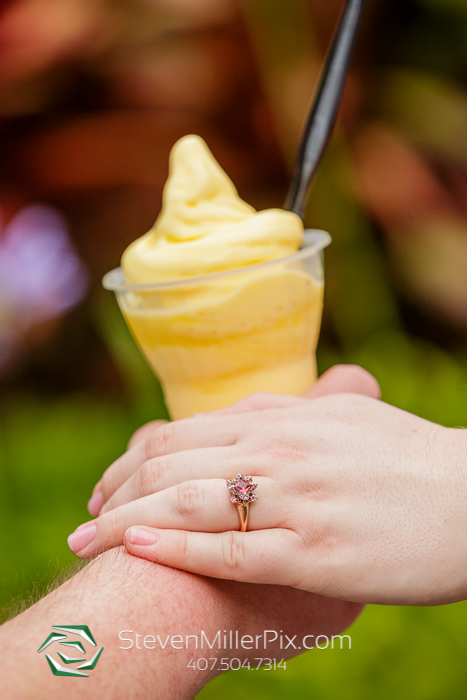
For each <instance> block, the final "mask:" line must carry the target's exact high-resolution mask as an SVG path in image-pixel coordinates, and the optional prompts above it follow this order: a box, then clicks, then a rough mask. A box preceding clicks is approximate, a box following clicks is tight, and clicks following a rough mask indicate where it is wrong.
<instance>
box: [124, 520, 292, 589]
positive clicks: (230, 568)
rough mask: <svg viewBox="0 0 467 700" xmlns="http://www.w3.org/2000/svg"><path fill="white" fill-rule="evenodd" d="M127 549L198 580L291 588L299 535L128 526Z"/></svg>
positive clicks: (287, 531) (290, 533) (278, 530)
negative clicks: (227, 580)
mask: <svg viewBox="0 0 467 700" xmlns="http://www.w3.org/2000/svg"><path fill="white" fill-rule="evenodd" d="M124 544H125V547H126V549H127V551H128V552H129V553H130V554H133V555H135V556H137V557H140V558H142V559H147V560H149V561H152V562H154V563H157V564H164V565H165V566H171V567H173V568H175V569H182V570H183V571H191V572H193V573H195V574H200V575H202V576H211V577H213V578H223V579H232V580H234V581H245V582H249V583H273V584H279V585H282V586H294V585H297V584H298V582H299V581H300V579H301V564H300V556H297V554H298V552H297V549H298V548H299V536H298V535H297V534H296V533H295V532H293V531H292V530H283V529H274V530H258V531H256V532H238V531H234V530H231V531H229V532H222V533H216V534H213V533H206V532H190V531H183V530H158V529H154V528H149V527H146V528H141V527H139V526H138V527H131V528H130V529H129V530H127V531H126V532H125V538H124Z"/></svg>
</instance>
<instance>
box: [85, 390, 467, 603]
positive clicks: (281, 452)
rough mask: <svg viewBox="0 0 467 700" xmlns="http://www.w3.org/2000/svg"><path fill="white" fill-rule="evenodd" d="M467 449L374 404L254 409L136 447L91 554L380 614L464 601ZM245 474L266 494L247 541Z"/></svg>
mask: <svg viewBox="0 0 467 700" xmlns="http://www.w3.org/2000/svg"><path fill="white" fill-rule="evenodd" d="M465 439H466V438H465V431H464V430H454V429H448V428H443V427H441V426H439V425H435V424H433V423H430V422H429V421H425V420H423V419H421V418H418V417H416V416H413V415H411V414H409V413H406V412H405V411H401V410H399V409H396V408H394V407H392V406H389V405H387V404H385V403H383V402H380V401H377V400H375V399H374V398H369V397H367V396H362V395H356V394H337V395H329V396H322V397H320V398H316V399H314V400H312V401H310V400H307V399H304V398H296V397H284V396H273V395H260V396H253V397H250V398H249V399H247V400H246V401H244V402H240V403H239V404H237V405H235V406H233V407H231V408H230V409H226V410H224V411H218V412H217V413H212V414H205V415H200V416H197V417H193V418H190V419H187V420H185V421H179V422H178V423H172V424H170V425H167V426H163V427H161V428H158V429H156V430H153V431H152V433H151V434H150V435H149V437H146V438H144V439H143V440H141V441H140V442H139V443H137V444H136V445H135V446H134V447H132V449H131V450H130V451H129V452H128V453H127V454H126V455H125V456H124V457H123V458H121V459H120V460H119V461H118V462H117V463H115V464H114V465H113V466H112V467H111V469H110V470H109V472H108V473H107V474H106V475H105V476H104V479H103V480H102V483H101V490H102V491H103V494H104V499H105V504H104V506H103V508H102V514H101V515H100V516H99V518H98V519H97V521H96V522H95V524H94V528H95V535H94V538H93V540H92V541H91V542H89V543H88V544H87V546H86V547H83V549H82V550H81V551H79V555H80V556H90V555H92V553H93V551H95V549H96V548H99V547H109V546H110V547H111V546H113V545H114V544H118V543H120V541H121V540H122V539H123V540H124V542H125V546H126V548H127V550H128V551H129V552H131V553H132V554H136V555H137V556H140V557H144V558H147V559H149V560H151V561H157V562H160V563H164V564H167V565H170V566H175V567H177V568H181V569H187V570H189V571H196V572H198V573H203V574H205V575H209V576H216V577H219V578H225V579H234V580H243V581H250V582H254V583H276V584H281V585H288V586H293V587H296V588H299V589H304V590H307V591H311V592H315V593H319V594H320V595H328V596H332V597H336V598H341V599H346V600H353V601H360V602H363V601H365V602H372V603H380V604H404V605H434V604H444V603H450V602H455V601H458V600H463V599H465V598H466V597H467V581H466V574H465V566H464V561H465V559H466V557H467V543H466V540H465V538H464V537H463V532H464V529H465V527H466V526H467V508H466V501H467V485H466V472H465V468H464V454H465V447H466V445H465ZM238 472H241V473H243V474H245V475H248V474H250V473H252V474H253V475H254V479H255V481H256V482H257V483H258V484H259V486H258V490H257V494H258V496H259V500H258V501H257V502H255V503H254V504H252V506H251V514H250V525H249V531H248V532H247V533H240V532H238V520H237V513H236V510H235V508H234V507H232V506H231V505H230V504H229V500H228V498H229V494H228V492H227V491H226V490H224V489H225V483H224V480H225V479H226V478H229V477H230V478H232V477H233V476H234V475H235V474H236V473H238ZM200 473H202V474H203V477H205V478H203V479H198V478H197V477H198V476H199V474H200Z"/></svg>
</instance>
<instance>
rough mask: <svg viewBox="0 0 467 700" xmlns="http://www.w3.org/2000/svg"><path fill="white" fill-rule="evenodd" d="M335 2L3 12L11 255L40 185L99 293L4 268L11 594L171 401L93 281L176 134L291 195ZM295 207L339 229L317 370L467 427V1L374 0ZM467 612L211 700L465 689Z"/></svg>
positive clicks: (0, 89)
mask: <svg viewBox="0 0 467 700" xmlns="http://www.w3.org/2000/svg"><path fill="white" fill-rule="evenodd" d="M340 7H341V2H338V1H337V0H329V1H328V2H326V3H322V2H319V1H318V0H303V1H302V0H242V1H240V0H238V1H237V0H198V2H197V3H192V2H188V0H159V1H158V2H146V1H143V0H141V1H138V0H113V1H112V2H111V1H110V0H109V1H107V0H99V1H97V0H96V1H95V2H94V1H93V2H89V1H88V0H86V1H85V0H66V2H54V1H53V0H27V1H26V2H15V1H12V2H9V3H6V4H5V5H4V6H2V9H1V10H0V149H1V151H2V159H1V162H0V210H1V220H2V224H1V228H0V263H1V261H2V254H4V251H5V250H6V243H5V242H6V241H8V236H9V231H11V222H14V221H15V217H16V216H17V215H18V213H19V212H21V211H22V210H23V209H24V208H25V207H27V206H28V205H30V204H31V203H35V202H40V203H42V204H45V205H47V206H48V207H53V208H54V210H55V211H59V212H61V214H62V215H63V216H64V217H65V220H66V222H67V227H68V230H69V240H70V241H71V242H72V246H73V249H74V250H75V252H76V254H77V255H78V257H79V260H80V264H81V265H82V269H83V270H85V271H86V273H85V276H86V277H87V280H88V282H87V284H88V287H87V292H86V293H84V292H82V294H81V297H80V299H77V300H76V301H75V302H74V303H72V304H70V305H69V308H68V307H67V308H66V309H62V310H60V312H56V313H55V314H54V313H53V310H51V311H50V313H48V315H47V317H45V316H44V314H43V313H42V315H40V314H39V316H37V318H36V317H34V314H33V313H32V311H31V310H28V309H25V307H24V306H23V307H19V306H15V303H16V304H17V303H19V302H17V300H16V301H15V298H14V297H13V296H10V297H9V296H8V294H7V293H5V291H4V289H3V288H2V277H1V272H0V350H1V352H0V390H1V398H0V504H1V507H0V526H1V528H2V532H3V537H2V538H1V540H0V562H1V563H0V582H1V589H0V604H1V605H7V604H8V603H9V601H10V600H11V599H12V598H14V597H15V596H17V595H20V596H21V595H25V591H27V590H28V589H30V588H31V585H32V584H33V582H37V581H41V580H48V579H49V578H51V577H52V576H53V575H54V574H55V573H57V571H59V570H60V569H62V568H63V567H64V566H66V565H67V564H68V563H69V562H71V561H72V560H73V556H72V555H71V553H70V552H69V551H68V548H67V545H66V536H67V535H68V534H69V533H70V532H71V531H72V530H73V529H74V528H75V527H76V526H77V525H78V524H79V523H81V522H83V521H84V520H85V519H87V518H88V514H87V511H86V502H87V499H88V498H89V496H90V493H91V490H92V487H93V485H94V483H95V482H96V481H97V479H98V478H99V477H100V475H101V473H102V471H103V470H104V469H105V468H106V466H108V465H109V464H110V463H111V461H112V460H114V459H115V458H116V457H117V456H118V455H119V454H120V453H121V452H122V450H124V449H125V445H126V443H127V441H128V439H129V437H130V435H131V434H132V432H133V431H134V430H135V429H136V428H137V427H138V426H139V425H141V424H142V423H144V422H145V421H147V420H150V419H153V418H156V417H165V416H166V412H165V408H164V405H163V400H162V396H161V393H160V389H159V386H158V384H157V381H156V379H155V378H154V377H153V376H152V374H151V372H150V370H149V369H148V368H147V367H146V365H145V363H144V361H143V360H142V358H141V357H140V355H139V352H138V350H137V349H136V347H135V345H134V343H133V341H132V339H131V337H130V335H129V333H128V331H127V329H126V327H125V325H124V323H123V321H122V319H121V317H120V315H119V312H118V309H117V307H116V304H115V301H114V300H113V298H112V297H111V295H110V294H108V293H105V292H103V291H102V290H101V289H100V278H101V276H102V274H103V273H105V272H106V271H107V270H108V269H111V267H113V266H115V265H116V264H118V260H119V256H120V254H121V252H122V250H123V249H124V247H125V246H126V245H127V244H128V243H129V242H130V241H131V240H133V239H134V238H135V237H136V236H138V235H141V234H142V233H144V231H145V230H147V228H149V226H150V225H151V224H152V223H153V221H154V219H155V217H156V216H157V212H158V209H159V206H160V197H161V189H162V185H163V183H164V181H165V178H166V171H167V155H168V151H169V149H170V147H171V145H172V144H173V142H174V141H175V140H176V139H177V138H178V137H179V136H181V135H183V134H184V133H190V132H194V133H200V134H201V135H203V136H204V137H205V138H206V140H207V141H208V143H209V145H210V146H211V147H212V149H213V152H214V154H215V155H216V157H218V159H219V161H220V162H221V164H222V165H223V166H224V167H225V168H226V170H227V172H228V173H229V174H230V175H231V176H232V178H233V179H234V181H235V183H236V184H237V186H238V188H239V191H240V194H241V195H242V196H243V197H244V198H245V199H246V200H248V201H250V202H251V203H252V204H254V205H255V206H256V207H257V208H263V207H267V206H280V205H281V203H282V201H283V198H284V194H285V191H286V188H287V181H288V173H289V170H290V165H291V162H292V160H293V154H294V152H295V148H296V144H297V142H298V138H299V134H300V129H301V125H302V123H303V119H304V117H305V115H306V112H307V108H308V104H309V100H310V96H311V94H312V92H313V88H314V86H315V83H316V77H317V75H318V72H319V67H320V65H321V62H322V59H323V55H324V51H325V48H326V46H327V44H328V42H329V38H330V35H331V32H332V28H333V26H334V24H335V22H336V19H337V16H338V12H339V8H340ZM43 17H47V18H48V21H47V22H42V20H41V18H43ZM52 20H53V21H52ZM2 38H3V39H5V38H6V39H9V41H3V42H2V41H1V39H2ZM307 223H308V224H309V225H310V226H314V227H317V228H325V229H327V230H329V231H330V232H331V233H332V236H333V244H332V246H331V247H330V248H329V249H328V250H327V251H326V301H325V313H324V319H323V331H322V336H321V340H320V348H319V353H318V361H319V365H320V370H321V371H323V370H324V369H326V368H327V367H329V366H331V365H332V364H334V363H336V362H357V363H360V364H361V365H363V366H364V367H366V368H367V369H369V370H370V371H371V372H373V373H374V374H375V376H376V377H377V379H378V380H379V382H380V384H381V387H382V391H383V398H384V400H386V401H388V402H390V403H393V404H394V405H396V406H399V407H401V408H404V409H406V410H408V411H411V412H413V413H416V414H418V415H420V416H423V417H424V418H427V419H429V420H433V421H436V422H439V423H441V424H443V425H447V426H455V427H467V274H466V272H467V3H466V2H465V1H464V0H395V1H392V2H389V1H381V2H378V3H374V2H373V3H372V2H369V3H368V7H367V13H366V17H365V22H364V25H363V28H362V33H361V37H360V40H359V44H358V47H357V52H356V57H355V61H354V64H353V68H352V71H351V75H350V78H349V83H348V87H347V90H346V94H345V97H344V102H343V107H342V111H341V117H340V122H339V125H338V129H337V131H336V135H335V138H334V139H333V142H332V144H331V147H330V149H329V152H328V154H327V155H326V158H325V160H324V162H323V164H322V167H321V170H320V174H319V177H318V180H317V182H316V184H315V186H314V188H313V192H312V196H311V199H310V206H309V210H308V215H307ZM9 226H10V229H9ZM31 235H32V234H31ZM37 235H42V233H41V232H40V231H39V233H38V234H37ZM2 246H3V248H2ZM2 250H3V253H2ZM1 269H2V268H1V266H0V271H1ZM83 274H84V273H83ZM70 284H71V281H70ZM2 289H3V295H2ZM78 296H79V295H78ZM44 303H45V302H44ZM2 343H3V345H2ZM466 629H467V604H465V603H461V604H457V605H452V606H446V607H441V608H434V609H422V608H421V609H409V608H389V607H388V608H383V607H377V606H370V607H369V608H368V609H367V610H366V611H365V613H364V615H363V616H362V618H361V619H360V620H359V621H357V623H356V624H355V625H354V626H353V628H352V630H351V634H352V641H353V648H352V650H350V651H338V650H334V651H331V650H326V651H324V650H323V651H318V650H315V651H312V652H308V653H307V654H305V655H303V656H301V657H299V658H298V659H296V660H294V661H290V662H288V669H287V671H286V672H284V671H282V670H281V671H276V672H273V671H271V672H266V671H258V672H246V671H240V672H230V673H229V674H227V675H226V676H224V677H222V678H220V679H217V680H216V681H214V682H213V683H212V684H210V686H208V687H207V688H206V689H205V690H204V691H203V692H202V693H201V694H200V697H202V698H206V699H208V698H220V697H222V698H225V700H227V699H228V698H232V699H233V698H234V697H235V698H236V697H238V696H239V695H240V694H243V693H245V694H246V693H249V694H251V693H253V692H254V693H255V695H256V697H258V698H276V697H277V698H279V697H284V695H288V696H289V697H292V698H305V697H307V698H308V697H310V696H313V697H318V698H323V700H328V699H329V700H332V699H333V698H337V697H339V698H349V699H350V698H359V700H361V699H362V698H373V697H377V698H386V697H388V698H389V697H391V698H392V697H393V696H394V695H396V694H397V695H398V697H400V698H401V699H402V698H407V699H409V698H410V700H414V699H420V700H422V699H423V700H425V699H426V700H428V699H431V698H443V699H451V698H453V699H454V698H458V697H460V696H462V695H463V692H464V687H465V685H466V682H467V671H466V665H465V658H466V653H467V635H466V634H465V630H466Z"/></svg>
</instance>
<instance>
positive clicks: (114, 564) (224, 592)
mask: <svg viewBox="0 0 467 700" xmlns="http://www.w3.org/2000/svg"><path fill="white" fill-rule="evenodd" d="M360 610H361V606H359V605H355V604H353V603H345V602H342V601H336V600H330V599H326V598H320V597H319V596H315V595H312V594H309V593H305V592H303V591H296V590H293V589H291V588H279V587H276V586H251V585H249V584H242V583H234V582H230V581H217V580H214V579H207V578H202V577H199V576H195V575H193V574H189V573H185V572H181V571H175V570H174V569H171V568H169V567H166V566H159V565H157V564H153V563H151V562H148V561H145V560H143V559H138V558H137V557H133V556H130V555H129V554H127V553H126V552H125V550H124V549H123V548H116V549H113V550H112V551H110V552H106V553H105V554H102V555H100V556H99V557H97V558H96V559H95V560H93V561H92V562H91V563H90V564H89V565H88V566H86V567H85V569H83V570H82V571H81V572H79V573H78V574H77V575H76V576H75V577H74V578H72V579H71V580H69V581H68V582H67V583H65V584H64V585H62V586H61V587H60V588H58V589H57V590H56V591H54V592H53V593H51V594H50V595H48V596H47V597H46V598H44V599H43V600H41V601H40V602H39V603H37V604H36V605H34V606H33V607H32V608H30V609H29V610H27V611H26V612H24V613H22V614H21V615H19V616H18V617H17V618H15V619H14V620H12V621H10V622H8V623H6V624H5V625H3V627H1V628H0V655H1V659H2V673H1V674H0V697H1V698H2V700H45V699H46V698H50V697H66V698H67V700H75V699H76V700H79V699H80V698H82V697H86V698H87V700H128V698H141V699H144V698H148V699H149V698H151V700H159V699H161V700H189V699H191V698H194V696H195V695H196V694H197V693H198V692H199V690H200V689H201V688H202V687H203V686H204V685H205V684H206V683H207V682H208V681H209V680H211V679H212V678H213V677H214V676H216V675H218V674H219V673H220V672H221V671H222V670H225V662H224V664H223V665H222V662H221V660H222V659H225V658H227V659H230V658H232V657H235V658H239V659H241V660H242V661H243V660H244V659H247V658H250V659H254V658H255V657H261V656H263V657H266V656H268V657H276V658H278V659H281V658H289V657H290V656H293V655H296V654H298V653H301V652H302V651H304V649H303V644H302V640H303V637H304V636H306V635H313V636H314V638H316V637H317V636H318V635H326V636H328V637H331V636H332V635H334V634H338V633H340V632H341V631H342V630H343V629H345V628H346V627H347V626H348V625H349V624H351V623H352V621H353V620H354V619H355V617H356V616H357V615H358V613H359V612H360ZM63 624H67V625H71V624H87V625H88V626H90V628H91V630H92V632H93V635H94V636H95V638H96V641H98V643H99V646H101V645H102V646H103V647H104V651H103V653H102V656H101V658H100V659H99V664H98V666H97V667H96V668H95V669H94V670H93V671H92V672H90V673H89V677H88V678H72V677H66V678H58V677H56V676H54V675H52V673H51V671H50V669H49V666H48V664H47V661H46V659H45V658H44V653H41V654H37V649H38V648H39V646H40V644H41V642H43V641H44V638H45V636H46V635H47V634H48V632H49V631H50V629H51V626H52V625H63ZM123 630H131V631H132V633H133V634H131V635H129V634H128V633H126V634H124V635H123V637H124V638H128V637H129V636H130V637H132V639H133V640H136V636H135V635H136V634H139V635H141V637H140V638H139V640H138V642H139V643H138V646H139V647H141V648H136V642H135V645H134V647H133V648H132V649H124V648H122V647H128V644H127V643H126V642H123V641H121V640H120V639H119V633H120V632H121V631H123ZM224 630H227V631H229V630H232V631H233V632H234V636H235V631H238V633H239V637H240V638H241V637H242V636H243V635H250V636H253V637H255V636H256V635H260V636H263V635H264V632H265V630H276V631H278V632H280V631H281V630H282V631H283V632H284V634H286V635H287V636H288V637H289V639H292V640H293V645H292V646H290V645H289V648H287V649H286V648H284V647H285V644H283V645H282V648H281V645H280V638H279V637H278V639H277V641H276V642H272V643H270V644H269V645H268V648H267V651H263V650H262V649H261V647H260V648H259V649H258V651H256V650H255V649H253V650H247V649H244V648H241V647H240V648H239V649H235V648H234V649H230V648H227V649H219V648H217V645H215V646H214V647H213V648H212V649H209V648H206V646H205V648H204V649H201V648H198V649H196V648H195V644H194V642H193V640H191V641H190V643H189V648H188V649H186V648H185V647H184V646H183V648H173V647H172V646H171V644H170V643H168V644H167V645H166V648H165V649H164V650H163V649H161V647H160V645H158V646H157V647H156V648H155V649H154V648H151V647H153V646H154V645H153V644H148V645H147V646H145V644H144V637H146V636H148V635H151V636H152V637H154V636H156V635H159V637H160V638H161V639H162V640H163V641H165V640H166V638H167V636H169V635H170V637H173V636H174V635H181V636H182V638H183V640H185V637H186V635H195V636H196V637H197V638H198V639H199V638H200V635H201V632H202V631H204V633H205V635H206V637H207V638H208V639H209V640H213V639H214V638H215V636H216V634H217V632H218V631H220V633H221V639H222V637H223V634H224ZM295 635H297V636H296V637H295V639H294V636H295ZM268 638H269V639H272V638H273V634H269V635H268ZM283 639H285V637H283ZM285 642H286V643H287V640H285ZM312 643H313V639H312V638H311V637H308V639H307V641H306V646H311V645H312ZM179 646H180V644H177V645H176V647H179ZM300 647H301V648H300ZM201 658H209V659H210V660H209V664H208V669H207V670H206V671H203V670H197V669H195V670H193V668H192V667H188V664H189V662H190V660H192V659H194V662H195V664H196V662H197V661H198V659H201ZM214 662H215V665H214V667H212V666H213V663H214ZM204 665H205V664H204V662H203V663H202V664H201V663H200V667H201V668H204Z"/></svg>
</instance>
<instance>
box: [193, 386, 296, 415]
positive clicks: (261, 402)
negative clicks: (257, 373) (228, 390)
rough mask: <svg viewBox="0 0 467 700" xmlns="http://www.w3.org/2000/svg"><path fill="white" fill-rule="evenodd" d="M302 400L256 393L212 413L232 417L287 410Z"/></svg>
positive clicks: (260, 392) (285, 395) (287, 395)
mask: <svg viewBox="0 0 467 700" xmlns="http://www.w3.org/2000/svg"><path fill="white" fill-rule="evenodd" d="M303 401H304V399H302V398H301V397H300V396H291V395H290V394H270V393H269V392H268V391H257V392H255V393H254V394H250V396H247V397H245V398H244V399H241V400H240V401H237V402H236V403H234V404H232V405H231V406H227V408H221V409H219V410H218V411H213V412H212V413H213V414H214V415H232V414H234V413H247V412H249V411H262V410H264V409H267V408H289V407H290V406H297V405H299V404H300V403H303ZM198 415H200V416H206V415H208V414H207V413H199V414H198Z"/></svg>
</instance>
